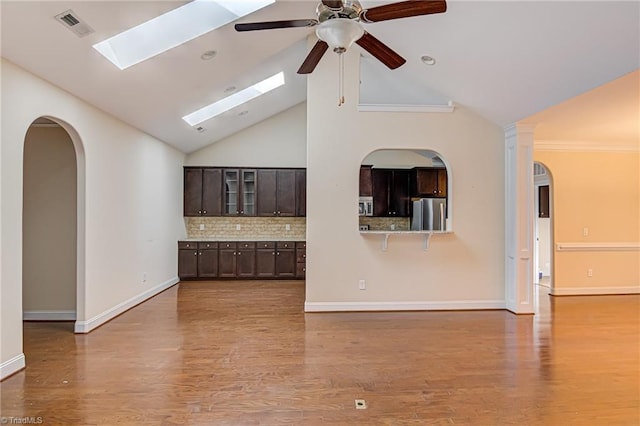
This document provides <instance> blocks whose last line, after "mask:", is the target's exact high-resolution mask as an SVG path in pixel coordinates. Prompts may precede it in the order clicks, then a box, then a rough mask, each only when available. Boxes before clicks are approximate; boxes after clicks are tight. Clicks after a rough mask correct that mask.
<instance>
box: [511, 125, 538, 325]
mask: <svg viewBox="0 0 640 426" xmlns="http://www.w3.org/2000/svg"><path fill="white" fill-rule="evenodd" d="M533 129H534V127H533V126H530V125H521V124H515V125H512V126H509V127H507V128H506V129H505V142H506V155H505V238H506V241H505V252H506V253H505V254H506V258H505V302H506V306H507V309H508V310H510V311H511V312H514V313H516V314H531V313H533V312H534V300H533V213H534V211H533V210H534V204H533Z"/></svg>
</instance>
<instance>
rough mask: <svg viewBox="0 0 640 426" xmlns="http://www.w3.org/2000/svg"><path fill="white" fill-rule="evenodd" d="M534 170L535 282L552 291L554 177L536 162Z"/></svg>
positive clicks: (548, 291) (543, 289) (541, 287)
mask: <svg viewBox="0 0 640 426" xmlns="http://www.w3.org/2000/svg"><path fill="white" fill-rule="evenodd" d="M533 167H534V171H533V184H534V191H533V194H534V208H535V211H534V214H533V220H534V223H533V235H534V255H533V272H534V277H533V282H534V284H536V285H537V286H539V289H540V290H542V291H546V292H547V293H550V292H551V289H552V288H553V253H554V250H553V241H554V238H553V179H552V176H551V172H550V171H549V169H548V168H547V167H546V166H545V165H544V164H542V163H539V162H535V163H534V166H533Z"/></svg>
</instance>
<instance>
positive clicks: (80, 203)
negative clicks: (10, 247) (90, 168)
mask: <svg viewBox="0 0 640 426" xmlns="http://www.w3.org/2000/svg"><path fill="white" fill-rule="evenodd" d="M84 158H85V157H84V149H83V146H82V142H81V140H80V137H79V135H78V133H77V132H76V131H75V129H73V127H72V126H70V125H69V124H68V123H66V122H64V121H62V120H59V119H57V118H54V117H40V118H38V119H36V120H34V121H33V122H32V124H31V125H30V127H29V129H28V131H27V133H26V135H25V140H24V156H23V166H24V167H23V182H24V184H23V227H22V240H23V253H22V276H23V281H22V283H23V285H22V293H23V297H22V299H23V318H24V319H25V320H36V321H38V320H40V321H51V320H54V321H74V320H75V321H78V320H83V319H84V311H85V309H84V308H85V298H84V295H85V288H84V287H85V282H84V228H85V227H84V177H85V174H84Z"/></svg>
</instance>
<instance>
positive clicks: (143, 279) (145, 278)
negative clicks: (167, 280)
mask: <svg viewBox="0 0 640 426" xmlns="http://www.w3.org/2000/svg"><path fill="white" fill-rule="evenodd" d="M142 282H143V283H146V282H147V273H146V272H143V273H142Z"/></svg>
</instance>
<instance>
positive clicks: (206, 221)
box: [184, 217, 307, 240]
mask: <svg viewBox="0 0 640 426" xmlns="http://www.w3.org/2000/svg"><path fill="white" fill-rule="evenodd" d="M184 223H185V227H186V229H187V238H201V239H226V240H229V239H234V238H237V239H244V240H246V239H257V240H282V239H291V240H304V239H305V237H306V228H307V220H306V218H304V217H185V218H184ZM201 225H203V226H201ZM287 225H288V227H289V229H287ZM202 227H204V229H201V228H202ZM238 227H239V228H240V229H238Z"/></svg>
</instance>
